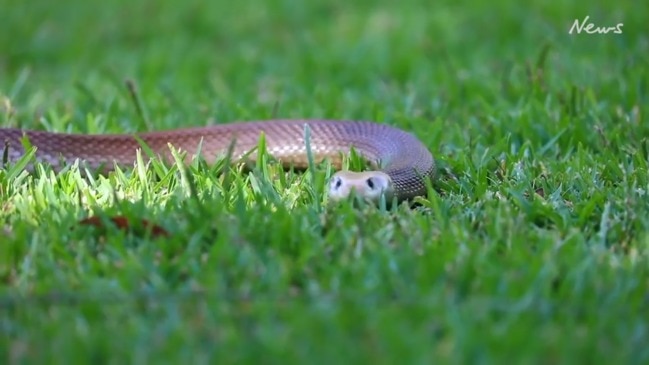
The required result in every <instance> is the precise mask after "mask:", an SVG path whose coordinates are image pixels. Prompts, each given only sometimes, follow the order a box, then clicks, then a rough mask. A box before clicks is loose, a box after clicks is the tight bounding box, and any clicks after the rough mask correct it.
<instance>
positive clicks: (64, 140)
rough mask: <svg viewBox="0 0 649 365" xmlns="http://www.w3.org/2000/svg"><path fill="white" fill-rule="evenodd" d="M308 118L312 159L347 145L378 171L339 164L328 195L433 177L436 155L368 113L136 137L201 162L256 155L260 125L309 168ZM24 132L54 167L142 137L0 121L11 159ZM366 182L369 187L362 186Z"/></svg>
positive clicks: (111, 158) (104, 162) (282, 153)
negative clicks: (52, 129) (54, 129)
mask: <svg viewBox="0 0 649 365" xmlns="http://www.w3.org/2000/svg"><path fill="white" fill-rule="evenodd" d="M306 126H308V130H309V132H310V133H309V136H310V137H309V142H310V148H311V151H312V153H313V157H314V159H315V161H316V162H320V161H322V160H324V159H329V160H330V161H331V162H332V164H333V165H334V166H335V167H336V168H338V169H340V168H341V162H342V158H341V157H342V155H341V154H345V153H349V152H350V149H351V148H352V147H353V148H354V150H355V151H356V152H357V153H359V154H360V155H361V156H362V157H363V158H365V159H367V160H368V161H369V162H370V163H371V165H372V166H373V167H374V168H376V171H371V172H364V173H360V174H354V173H351V172H348V171H338V172H337V173H335V174H334V175H333V176H332V180H331V182H330V191H329V193H330V195H334V196H336V197H338V198H342V197H346V196H347V195H348V194H349V193H350V192H351V190H355V191H357V192H360V193H361V195H371V194H372V191H373V190H376V189H377V188H380V189H381V190H382V191H384V192H389V193H390V194H394V197H396V198H397V200H399V201H401V200H405V199H410V198H413V197H415V196H419V195H425V194H426V191H427V189H426V180H427V179H432V178H433V177H434V169H435V163H434V159H433V157H432V155H431V153H430V152H429V151H428V149H427V148H426V147H425V146H424V145H423V144H422V143H421V142H420V141H419V140H418V139H417V138H416V137H415V136H414V135H412V134H410V133H408V132H405V131H403V130H400V129H397V128H395V127H391V126H389V125H386V124H379V123H374V122H367V121H337V120H267V121H253V122H237V123H229V124H217V125H212V126H207V127H194V128H182V129H175V130H166V131H154V132H145V133H137V134H136V135H137V137H138V138H139V139H140V140H141V141H143V142H144V143H146V145H147V146H148V147H149V148H150V149H151V150H152V151H153V152H154V153H156V154H157V155H159V156H160V157H161V158H163V159H171V158H172V155H171V150H170V148H169V145H172V146H173V147H174V148H176V149H179V150H183V151H187V155H188V156H191V155H192V154H195V153H197V152H199V151H200V154H201V157H203V158H204V159H205V160H206V162H208V163H211V162H214V161H215V159H216V158H219V157H223V156H225V154H226V153H227V152H228V149H229V148H232V150H231V152H232V157H233V160H240V159H241V158H242V157H244V156H246V155H247V154H248V155H247V158H251V159H254V158H255V156H256V153H255V152H254V151H253V152H252V153H251V152H250V151H252V150H254V149H255V148H256V147H257V146H258V143H259V138H260V135H261V133H262V132H263V134H264V136H265V140H266V149H267V151H268V153H269V154H270V155H272V156H273V157H275V158H276V159H278V160H279V161H281V162H282V164H283V165H284V166H293V167H295V168H298V169H299V168H307V167H308V159H307V144H306V140H305V136H306V134H305V130H306V128H305V127H306ZM23 136H26V137H27V138H28V140H29V143H30V144H31V145H32V146H35V147H36V148H37V150H36V157H35V159H36V161H38V162H44V163H48V164H50V165H51V166H52V167H54V168H55V169H57V168H61V167H62V166H63V165H64V164H71V163H74V162H75V161H76V160H80V161H84V162H85V163H86V164H87V165H88V166H89V167H91V168H99V167H101V166H103V167H104V168H110V167H111V166H112V165H113V164H114V163H115V164H118V165H125V166H128V165H133V163H134V161H135V160H136V151H137V149H141V148H142V145H141V144H140V142H139V141H138V139H136V138H135V137H134V136H133V135H132V134H90V135H88V134H67V133H54V132H45V131H33V130H22V129H15V128H0V142H3V143H4V150H5V156H6V157H8V160H9V162H15V161H16V160H18V159H19V158H20V157H21V156H23V155H24V153H25V150H24V148H23V144H22V142H21V139H22V138H23ZM363 189H369V190H370V191H364V190H363Z"/></svg>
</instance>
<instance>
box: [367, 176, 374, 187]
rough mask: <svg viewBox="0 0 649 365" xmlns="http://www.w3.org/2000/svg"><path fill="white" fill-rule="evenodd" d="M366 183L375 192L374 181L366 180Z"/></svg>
mask: <svg viewBox="0 0 649 365" xmlns="http://www.w3.org/2000/svg"><path fill="white" fill-rule="evenodd" d="M365 183H366V184H367V186H368V187H369V188H370V189H372V190H374V179H372V178H371V177H370V178H368V179H367V180H365Z"/></svg>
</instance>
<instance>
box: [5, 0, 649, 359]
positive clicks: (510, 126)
mask: <svg viewBox="0 0 649 365" xmlns="http://www.w3.org/2000/svg"><path fill="white" fill-rule="evenodd" d="M487 4H488V5H487ZM0 8H2V9H3V11H2V12H1V13H0V24H1V25H0V45H2V47H1V48H2V50H3V51H2V54H0V101H1V104H2V106H0V125H1V126H5V127H17V126H19V127H23V128H32V129H44V130H53V131H68V132H78V133H101V132H132V131H143V130H152V129H164V128H172V127H181V126H194V125H205V124H210V123H216V122H230V121H238V120H252V119H266V118H272V117H286V118H300V117H310V118H317V117H327V118H337V119H346V118H354V119H369V120H375V121H377V122H381V123H390V124H393V125H396V126H400V127H402V128H404V129H407V130H409V131H411V132H413V133H415V134H416V135H417V136H418V137H419V138H420V139H421V140H422V141H423V142H424V143H425V144H426V145H427V146H428V147H429V148H430V150H431V152H433V153H434V155H435V156H436V158H437V160H438V163H439V165H440V168H439V169H440V179H439V180H438V181H436V183H435V190H433V191H431V193H430V194H429V196H427V197H423V198H422V199H421V200H420V201H419V203H420V205H419V207H417V208H415V209H411V208H409V207H407V206H398V207H394V208H392V209H389V210H386V209H378V208H372V207H358V208H355V207H353V206H352V205H351V204H342V205H339V206H329V205H328V204H326V201H325V200H324V197H323V192H324V186H325V184H326V178H327V176H329V175H330V174H331V170H330V168H329V167H328V166H327V165H326V164H325V165H323V166H317V168H314V169H311V170H309V171H307V172H306V173H304V174H300V173H291V172H289V173H287V174H285V173H283V172H282V171H281V169H280V168H279V166H278V165H277V164H273V163H269V164H265V163H260V164H259V165H258V166H257V168H255V169H253V170H252V172H250V173H248V172H244V171H243V170H242V169H241V168H240V167H238V166H228V165H226V164H224V163H223V162H222V163H218V164H216V165H214V166H207V165H205V164H202V163H200V162H195V163H193V164H192V165H191V166H187V167H185V166H182V165H177V164H167V165H164V164H161V163H160V162H156V161H153V162H151V163H146V162H145V163H142V164H136V166H135V168H134V169H132V170H131V169H129V170H123V171H118V172H116V173H115V174H111V175H109V176H107V177H96V178H95V179H84V178H82V176H83V175H82V174H83V172H84V169H83V167H72V168H70V169H68V170H66V171H63V172H61V173H58V174H56V173H53V172H52V171H50V170H49V168H48V167H47V166H37V168H36V170H35V172H34V173H33V174H28V173H27V172H25V171H24V170H23V168H22V167H21V166H20V165H17V166H9V167H7V168H6V169H4V170H0V187H1V194H0V207H1V209H0V219H1V220H2V236H1V237H0V241H1V244H0V278H1V283H2V284H0V285H1V286H0V329H1V331H2V340H1V341H2V342H1V343H2V346H0V350H1V352H2V356H3V358H5V359H6V361H5V363H8V364H12V363H16V364H17V363H43V362H47V363H66V364H67V363H87V362H88V361H99V362H102V363H182V362H187V363H192V364H194V363H213V362H215V361H220V362H224V363H234V362H255V363H257V362H263V363H280V362H281V363H306V362H309V363H327V364H331V363H360V362H370V361H372V362H376V363H397V362H403V363H475V364H502V363H516V364H528V363H529V364H537V363H538V364H541V363H542V364H547V363H552V364H581V363H584V364H585V363H588V364H613V363H615V364H622V363H625V364H646V363H648V362H649V350H648V349H647V346H646V344H647V342H648V341H649V323H648V322H647V318H649V297H648V296H647V292H648V290H649V257H648V252H649V251H648V250H649V233H648V232H649V231H648V229H647V228H648V227H649V214H648V213H649V197H648V194H649V176H648V172H647V158H648V151H647V150H648V147H649V142H648V141H647V136H648V135H649V134H648V133H649V128H648V127H647V124H646V121H645V120H644V119H646V115H647V113H649V109H648V106H649V103H648V102H649V96H648V88H649V71H648V70H649V68H648V67H647V66H649V62H648V61H649V56H647V55H648V54H649V52H647V51H648V50H649V37H648V36H647V33H646V23H647V20H648V19H649V13H648V12H647V10H645V8H643V7H639V6H637V4H636V3H634V2H632V1H621V2H617V3H612V2H611V3H605V2H603V1H577V2H573V3H572V4H568V3H559V2H554V4H549V3H547V2H543V1H540V0H539V1H532V2H529V3H527V4H525V5H523V4H522V3H521V4H517V3H515V2H506V1H504V0H499V1H495V2H490V3H484V4H483V3H480V2H478V1H466V2H463V3H459V4H458V3H452V2H438V3H435V4H434V5H433V4H432V3H429V2H424V1H418V0H404V1H402V2H401V3H400V4H397V3H396V2H389V1H378V2H370V1H366V0H361V1H357V2H353V3H352V2H344V1H340V0H333V1H324V0H322V1H320V0H318V1H310V2H298V1H288V0H270V1H266V2H253V1H247V0H244V1H238V2H232V3H229V2H199V1H192V0H190V1H186V2H182V3H181V2H174V1H170V0H162V1H156V2H154V1H139V2H126V1H120V0H111V1H103V2H95V3H90V2H83V1H79V0H64V1H57V2H48V1H30V2H12V1H10V0H2V1H1V2H0ZM587 15H589V16H590V19H591V20H592V21H593V22H594V23H596V24H597V25H602V26H607V25H615V24H616V23H618V22H623V23H624V27H623V34H621V35H616V34H599V35H587V34H568V30H569V28H570V26H571V25H572V23H573V22H574V20H575V19H583V17H585V16H587ZM127 85H133V86H134V87H135V90H134V93H135V94H136V95H137V97H138V98H139V99H138V100H139V101H140V103H141V110H138V108H137V107H136V106H137V103H134V101H133V98H132V94H131V93H130V92H129V88H128V87H127ZM265 157H268V156H265ZM24 162H25V163H28V162H29V158H26V159H25V160H24ZM352 162H353V163H358V161H353V160H352ZM223 172H226V173H225V174H223ZM116 215H122V216H124V217H127V218H128V219H130V220H131V221H133V222H135V221H138V220H139V219H147V220H149V221H151V222H154V223H155V224H158V225H160V226H161V227H163V228H164V229H165V230H167V231H168V232H169V233H170V236H169V237H160V236H157V237H156V236H154V235H153V234H152V232H151V230H150V229H148V230H147V229H146V227H139V228H140V229H137V227H136V229H133V230H127V231H125V230H121V229H118V228H116V227H114V226H112V225H111V224H109V223H108V218H110V217H112V216H116ZM88 217H99V219H101V220H103V221H104V222H105V223H106V225H105V227H104V229H98V228H97V227H93V226H84V225H79V224H78V222H79V221H80V220H81V219H84V218H88Z"/></svg>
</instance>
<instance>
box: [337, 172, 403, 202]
mask: <svg viewBox="0 0 649 365" xmlns="http://www.w3.org/2000/svg"><path fill="white" fill-rule="evenodd" d="M352 196H355V197H358V198H361V199H364V200H368V201H371V202H374V203H377V204H378V203H379V201H380V200H381V197H382V196H384V197H385V200H386V201H391V200H392V197H393V196H394V186H393V183H392V179H391V178H390V176H389V175H388V174H386V173H384V172H381V171H364V172H353V171H338V172H336V173H335V174H333V176H332V177H331V179H330V180H329V198H330V199H331V200H332V201H341V200H345V199H349V198H350V197H352Z"/></svg>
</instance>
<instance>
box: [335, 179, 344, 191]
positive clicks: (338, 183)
mask: <svg viewBox="0 0 649 365" xmlns="http://www.w3.org/2000/svg"><path fill="white" fill-rule="evenodd" d="M342 185H343V179H341V178H340V177H337V178H336V181H335V182H334V189H339V188H340V187H341V186H342Z"/></svg>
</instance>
